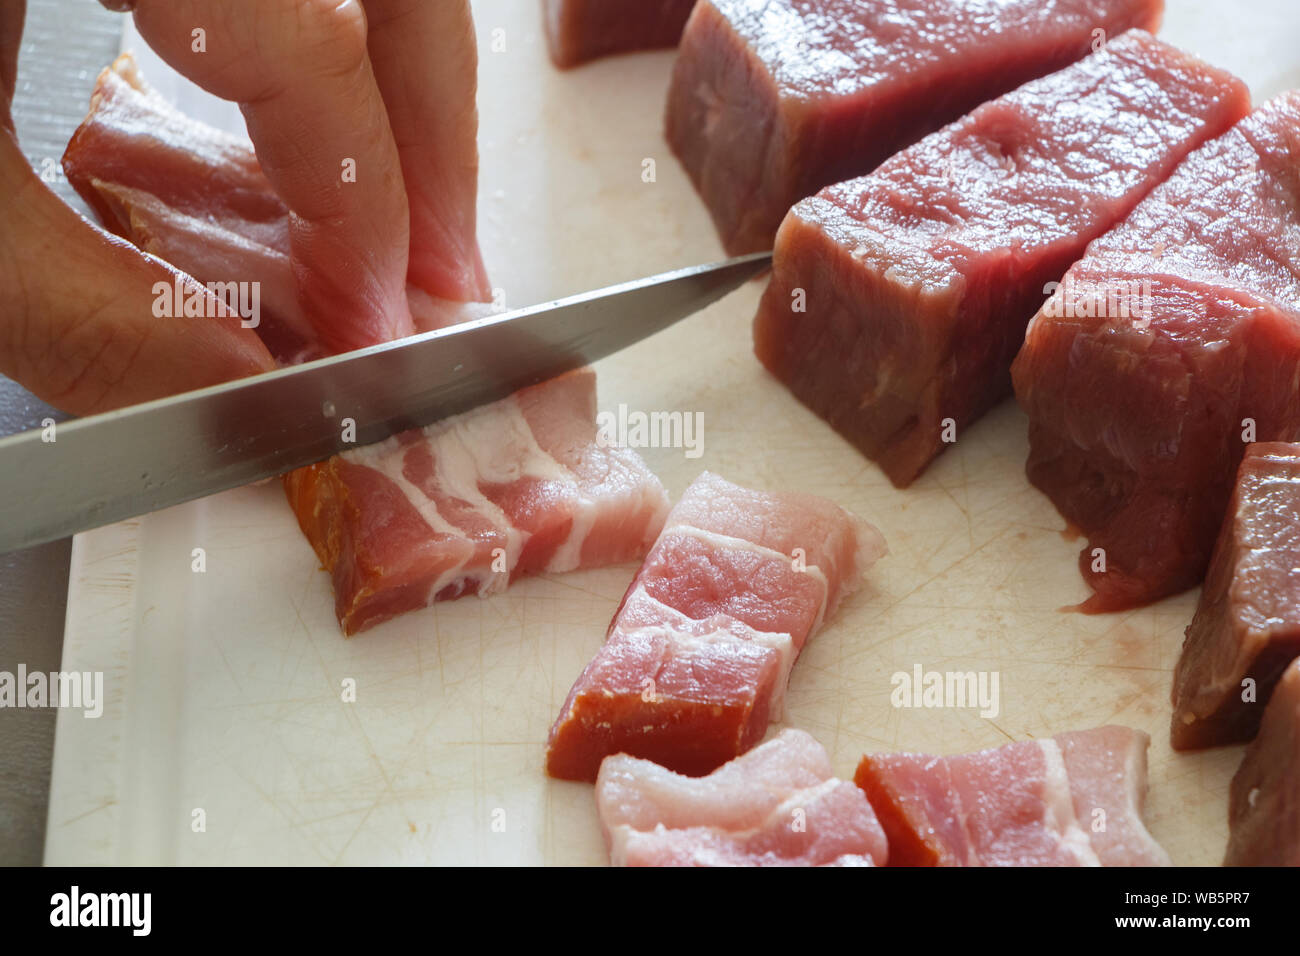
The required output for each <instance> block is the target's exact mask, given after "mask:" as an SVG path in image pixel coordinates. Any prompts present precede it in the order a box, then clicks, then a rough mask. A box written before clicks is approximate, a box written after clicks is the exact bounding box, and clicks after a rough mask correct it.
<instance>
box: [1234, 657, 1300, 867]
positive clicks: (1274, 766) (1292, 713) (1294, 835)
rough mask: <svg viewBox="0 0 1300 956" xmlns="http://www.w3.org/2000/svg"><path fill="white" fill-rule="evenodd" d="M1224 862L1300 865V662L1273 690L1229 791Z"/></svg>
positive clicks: (1295, 662)
mask: <svg viewBox="0 0 1300 956" xmlns="http://www.w3.org/2000/svg"><path fill="white" fill-rule="evenodd" d="M1228 827H1229V829H1228V852H1227V855H1226V856H1225V857H1224V860H1223V865H1224V866H1300V661H1294V662H1293V663H1292V664H1291V666H1290V667H1288V668H1287V669H1286V672H1285V673H1284V674H1283V675H1282V678H1281V680H1279V681H1278V682H1277V687H1276V688H1275V689H1274V691H1273V697H1272V699H1271V700H1270V701H1269V702H1268V707H1267V708H1266V709H1265V711H1264V718H1263V720H1262V721H1260V725H1259V735H1258V736H1256V737H1255V739H1254V741H1252V742H1251V745H1250V746H1249V747H1247V748H1246V756H1245V758H1244V759H1243V760H1242V761H1241V767H1240V768H1239V769H1238V770H1237V773H1236V776H1234V777H1233V778H1232V787H1231V789H1230V790H1229V793H1228Z"/></svg>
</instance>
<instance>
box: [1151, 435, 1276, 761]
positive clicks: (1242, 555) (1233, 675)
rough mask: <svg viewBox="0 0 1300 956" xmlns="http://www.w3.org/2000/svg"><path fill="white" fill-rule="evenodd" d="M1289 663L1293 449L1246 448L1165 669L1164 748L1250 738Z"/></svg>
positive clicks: (1210, 745) (1274, 447) (1193, 747)
mask: <svg viewBox="0 0 1300 956" xmlns="http://www.w3.org/2000/svg"><path fill="white" fill-rule="evenodd" d="M1297 657H1300V445H1292V444H1286V443H1282V442H1276V443H1272V444H1265V445H1251V446H1250V447H1249V448H1247V449H1246V456H1245V458H1243V459H1242V462H1241V468H1240V469H1239V470H1238V472H1237V487H1236V489H1235V490H1234V491H1233V495H1232V501H1231V502H1230V503H1229V505H1228V514H1227V517H1226V518H1225V519H1224V522H1223V530H1222V531H1221V532H1220V533H1219V541H1218V543H1217V544H1216V545H1215V549H1214V554H1213V556H1212V558H1211V560H1210V571H1209V574H1208V575H1207V576H1206V579H1205V587H1204V590H1202V592H1201V601H1200V604H1199V605H1198V606H1197V608H1196V617H1195V618H1194V619H1193V620H1192V624H1191V626H1190V627H1189V628H1188V629H1187V639H1186V641H1184V643H1183V653H1182V656H1181V657H1180V658H1179V659H1178V667H1177V669H1176V670H1175V671H1174V691H1173V700H1174V716H1173V720H1172V722H1171V725H1170V738H1171V741H1172V743H1173V746H1174V749H1176V750H1190V749H1195V748H1197V747H1212V746H1215V745H1216V744H1227V743H1235V742H1238V741H1246V740H1250V739H1251V738H1252V737H1254V736H1255V732H1256V731H1257V730H1258V729H1259V720H1260V717H1261V716H1262V714H1263V711H1264V706H1265V705H1266V704H1267V703H1268V699H1269V695H1270V694H1271V693H1272V692H1273V686H1274V685H1275V684H1276V683H1277V681H1278V678H1279V677H1281V676H1282V673H1283V671H1285V670H1286V667H1287V665H1288V664H1290V663H1291V662H1292V661H1293V660H1295V659H1296V658H1297ZM1247 680H1249V681H1250V684H1249V685H1247V684H1246V683H1245V682H1246V681H1247ZM1243 698H1248V699H1243Z"/></svg>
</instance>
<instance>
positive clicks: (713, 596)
mask: <svg viewBox="0 0 1300 956" xmlns="http://www.w3.org/2000/svg"><path fill="white" fill-rule="evenodd" d="M884 553H885V544H884V540H883V539H882V538H881V536H880V533H879V532H878V531H877V530H876V529H875V528H873V527H872V526H871V525H869V524H867V523H866V522H865V521H862V520H861V519H859V518H856V517H854V516H853V515H850V514H849V513H848V512H846V511H844V510H843V509H842V508H840V507H839V506H837V505H835V504H833V503H831V502H829V501H826V500H825V499H822V498H816V497H814V496H812V495H806V494H801V493H798V492H786V493H775V494H774V493H768V492H760V491H752V490H750V489H747V488H741V487H740V486H738V485H734V484H732V483H731V482H728V481H726V480H724V479H722V478H720V477H718V476H717V475H714V474H710V473H709V472H705V473H704V474H702V475H701V476H700V477H699V478H697V479H696V480H695V481H694V482H693V483H692V484H691V486H690V487H689V488H688V489H687V490H686V492H685V494H683V496H682V499H681V501H680V502H678V504H677V505H676V506H675V507H674V508H673V510H672V512H671V513H670V514H669V516H668V519H667V521H666V523H665V525H664V530H663V533H662V534H661V535H660V537H659V540H658V541H656V542H655V545H654V547H653V548H652V549H651V551H650V554H649V555H647V557H646V560H645V563H644V564H643V565H642V566H641V570H640V571H639V572H638V573H637V576H636V578H635V579H634V580H633V582H632V584H631V586H630V587H629V588H628V591H627V594H626V595H625V596H624V598H623V603H622V605H621V606H620V607H619V610H618V612H617V613H616V614H615V616H614V620H613V622H612V623H611V624H610V629H609V633H608V635H607V638H606V641H605V644H604V646H603V647H602V648H601V649H600V651H598V652H597V654H596V656H595V658H593V659H592V661H591V663H589V664H588V665H587V667H586V669H585V670H583V672H582V674H581V675H580V676H579V677H578V680H577V682H576V683H575V684H574V685H573V689H572V690H571V691H570V692H569V696H568V699H567V700H566V701H565V703H564V707H563V708H562V710H561V712H560V715H559V717H558V718H557V719H556V721H555V725H554V726H553V727H552V728H551V734H550V739H549V741H548V744H547V763H546V768H547V772H548V773H549V774H550V775H551V776H553V777H560V778H563V779H568V780H594V779H595V777H596V773H597V770H598V769H599V767H600V762H601V760H603V759H604V758H605V757H607V756H609V755H610V754H616V753H620V752H622V753H627V754H631V755H633V756H637V757H643V758H646V759H648V760H653V761H655V762H656V763H659V764H662V765H663V766H665V767H667V768H669V769H670V770H674V771H677V772H679V773H686V774H691V775H693V776H698V775H701V774H706V773H709V772H710V771H712V770H714V769H715V768H717V767H718V766H720V765H721V764H723V763H725V762H726V761H728V760H730V759H732V758H734V757H736V756H738V755H739V754H742V753H744V752H745V751H746V750H748V749H749V748H750V747H752V746H754V744H756V743H757V742H758V741H759V740H761V739H762V737H763V734H764V732H765V731H766V730H767V726H768V724H769V722H770V721H772V720H775V719H778V718H779V717H780V716H781V710H782V705H783V700H784V696H785V688H786V684H787V682H788V681H789V676H790V668H791V666H792V665H793V663H794V660H795V659H796V658H797V657H798V655H799V652H800V651H801V650H802V649H803V647H804V645H805V644H806V642H807V641H808V640H809V639H810V638H811V637H812V636H813V634H814V633H815V632H816V631H817V630H818V629H819V628H820V627H821V626H822V624H823V623H824V622H825V620H826V619H827V617H828V616H829V615H831V614H833V613H834V611H835V609H836V608H837V607H838V605H839V603H840V601H841V600H842V599H843V597H845V596H846V595H848V594H849V593H851V592H852V591H854V590H855V589H856V588H857V587H858V586H859V585H860V583H861V579H862V575H863V574H864V572H865V571H866V570H867V568H869V567H871V565H873V564H874V563H875V562H876V561H877V560H878V559H879V558H880V557H881V556H882V555H883V554H884Z"/></svg>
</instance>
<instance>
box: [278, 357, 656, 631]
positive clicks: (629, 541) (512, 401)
mask: <svg viewBox="0 0 1300 956" xmlns="http://www.w3.org/2000/svg"><path fill="white" fill-rule="evenodd" d="M285 488H286V491H287V493H288V496H289V501H290V504H291V505H292V506H293V509H294V511H295V513H296V514H297V515H298V522H299V524H300V525H301V527H302V530H303V533H304V534H305V535H306V536H307V539H308V541H310V542H311V544H312V547H313V548H314V549H315V550H316V554H317V556H318V557H319V558H320V561H321V564H323V565H324V566H325V569H326V570H327V571H329V572H330V574H331V576H332V578H333V583H334V598H335V605H336V611H337V613H338V618H339V623H340V625H341V626H342V627H343V630H344V632H345V633H348V634H353V633H356V632H357V631H360V630H364V629H365V628H368V627H371V626H373V625H375V624H378V623H379V622H381V621H384V620H387V619H388V618H390V617H392V616H394V615H395V614H399V613H402V612H404V611H409V610H414V609H416V608H421V607H425V606H427V605H428V604H431V603H433V602H434V601H435V600H445V599H449V598H456V597H460V596H462V595H467V594H477V595H479V596H482V597H486V596H488V595H491V594H496V593H499V592H500V591H502V590H503V589H504V588H505V587H506V586H507V585H508V584H509V583H510V582H511V581H513V580H515V579H516V578H518V577H519V576H521V575H525V574H537V573H543V572H546V573H558V572H563V571H571V570H575V569H577V568H586V567H596V566H600V565H607V564H618V563H622V562H625V561H632V560H636V559H638V558H640V557H642V556H643V555H644V554H645V552H646V550H647V549H648V548H649V546H650V544H651V543H652V542H653V541H654V538H655V535H657V534H658V532H659V529H660V527H661V526H662V525H663V521H664V517H665V515H666V514H667V511H668V498H667V494H666V493H665V491H664V489H663V486H662V485H661V484H660V483H659V480H658V479H657V478H655V476H654V475H653V474H651V473H650V471H649V470H648V469H647V468H646V466H645V464H644V463H643V462H642V461H641V459H640V457H639V456H638V455H637V454H636V453H635V452H632V451H630V450H626V449H621V448H611V447H604V446H603V445H601V444H600V443H598V441H597V426H596V376H595V373H594V372H592V371H591V370H590V369H582V370H579V371H576V372H571V373H569V374H567V375H564V376H561V377H560V378H557V379H553V380H552V381H550V382H545V383H543V384H541V385H537V386H534V387H532V388H529V389H524V390H523V391H520V392H517V393H516V394H514V395H512V396H510V397H509V398H506V399H503V400H502V401H499V402H496V403H494V404H492V405H488V406H485V407H483V408H479V409H475V410H474V411H472V412H469V413H467V414H465V415H459V416H456V417H454V418H450V419H446V420H444V421H441V422H438V423H436V424H434V425H431V426H429V427H428V428H425V429H422V430H418V431H411V432H404V433H402V434H400V435H396V436H394V437H393V438H390V439H388V440H387V441H385V442H381V443H379V444H377V445H369V446H366V447H364V448H358V449H357V450H355V451H350V452H345V453H344V454H342V455H338V456H336V457H334V458H331V459H329V460H328V461H325V462H322V463H320V464H318V465H311V466H309V467H307V468H301V469H299V470H297V471H295V472H292V473H290V474H289V475H287V476H285Z"/></svg>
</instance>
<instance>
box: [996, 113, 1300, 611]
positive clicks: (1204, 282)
mask: <svg viewBox="0 0 1300 956" xmlns="http://www.w3.org/2000/svg"><path fill="white" fill-rule="evenodd" d="M1297 248H1300V92H1292V93H1286V94H1283V95H1282V96H1280V97H1278V98H1276V99H1274V100H1272V101H1270V102H1269V103H1266V104H1265V105H1264V106H1262V107H1260V108H1259V109H1257V110H1256V111H1255V112H1254V113H1252V114H1251V115H1250V116H1248V117H1247V118H1246V119H1244V120H1242V121H1241V122H1240V123H1239V124H1237V126H1235V127H1234V128H1233V129H1231V130H1230V131H1229V132H1228V133H1226V134H1224V135H1223V136H1221V137H1219V138H1218V139H1216V140H1212V141H1211V142H1209V143H1207V144H1206V145H1205V146H1203V147H1201V148H1200V149H1199V150H1197V151H1196V152H1195V153H1193V154H1192V155H1191V156H1189V157H1188V158H1187V159H1186V160H1185V161H1184V162H1183V164H1182V165H1181V166H1179V167H1178V169H1177V170H1176V171H1175V172H1174V174H1173V175H1172V176H1171V177H1170V179H1169V180H1168V181H1166V182H1165V183H1164V184H1162V185H1161V186H1159V187H1157V188H1156V189H1155V190H1153V191H1152V193H1151V195H1150V196H1148V197H1147V198H1146V199H1145V200H1144V201H1143V202H1142V203H1140V204H1139V205H1138V207H1137V208H1136V209H1135V210H1134V211H1133V213H1132V214H1131V215H1130V216H1129V217H1128V219H1127V220H1126V221H1125V222H1124V223H1123V224H1121V225H1120V226H1118V227H1116V228H1115V229H1113V230H1112V231H1111V232H1109V233H1107V234H1106V235H1104V236H1102V237H1101V238H1099V239H1097V240H1095V241H1094V242H1093V243H1092V244H1091V245H1090V246H1089V247H1088V250H1087V254H1086V255H1085V256H1084V257H1083V258H1082V259H1081V260H1080V261H1079V262H1077V263H1076V264H1075V265H1074V266H1072V267H1071V268H1070V270H1069V272H1068V273H1067V274H1066V277H1065V281H1064V283H1063V284H1062V288H1061V289H1058V290H1057V292H1056V294H1055V295H1054V296H1053V297H1052V298H1051V299H1049V300H1048V302H1047V303H1046V304H1045V305H1044V306H1043V308H1042V310H1040V312H1039V313H1038V315H1037V316H1036V317H1035V318H1034V319H1033V321H1032V322H1031V323H1030V326H1029V330H1028V333H1027V335H1026V339H1025V344H1024V347H1023V348H1022V350H1021V352H1020V355H1019V356H1018V357H1017V358H1016V361H1015V364H1014V366H1013V368H1012V378H1013V380H1014V383H1015V390H1016V396H1017V398H1018V399H1019V400H1020V404H1021V405H1022V406H1023V407H1024V409H1025V411H1026V412H1027V413H1028V415H1029V441H1030V452H1029V462H1028V466H1027V471H1028V474H1029V479H1030V481H1032V482H1033V483H1034V484H1035V485H1037V486H1038V487H1039V488H1040V489H1042V490H1043V491H1044V492H1045V493H1046V494H1047V495H1048V496H1049V497H1050V498H1051V499H1052V501H1053V503H1055V505H1056V507H1057V508H1058V509H1059V510H1060V512H1061V514H1062V515H1064V516H1065V518H1066V519H1067V520H1068V521H1069V522H1071V523H1072V524H1073V525H1075V526H1076V527H1078V528H1080V529H1082V531H1083V532H1084V533H1085V534H1086V535H1087V536H1088V539H1089V540H1088V546H1087V548H1086V549H1085V550H1084V551H1083V553H1082V555H1081V556H1080V568H1081V570H1082V572H1083V575H1084V577H1085V578H1086V579H1087V582H1088V584H1090V585H1091V586H1092V588H1093V590H1094V592H1095V593H1094V594H1093V595H1092V597H1091V598H1090V599H1089V600H1088V601H1087V602H1086V603H1085V604H1084V605H1083V610H1085V611H1110V610H1118V609H1122V608H1128V607H1133V606H1136V605H1140V604H1144V603H1147V602H1150V601H1154V600H1157V599H1159V598H1161V597H1164V596H1166V595H1169V594H1174V593H1177V592H1178V591H1181V590H1183V589H1185V588H1189V587H1192V586H1193V585H1195V584H1196V583H1197V582H1198V581H1200V579H1201V577H1202V576H1203V575H1204V573H1205V570H1206V567H1207V564H1208V562H1209V558H1210V553H1211V550H1212V549H1213V546H1214V541H1215V538H1216V535H1217V534H1218V531H1219V527H1220V524H1221V523H1222V520H1223V515H1224V511H1225V509H1226V507H1227V503H1228V498H1229V495H1230V494H1231V490H1232V484H1233V477H1234V474H1235V471H1236V467H1237V464H1238V463H1239V462H1240V461H1241V458H1242V455H1243V453H1244V450H1245V447H1246V443H1248V442H1251V441H1262V442H1267V441H1294V440H1296V439H1297V438H1300V398H1298V397H1297V393H1296V388H1295V381H1296V380H1297V377H1298V376H1300V258H1297V256H1296V253H1295V250H1296V249H1297ZM1135 282H1136V283H1146V284H1147V289H1148V291H1147V292H1145V293H1144V295H1143V298H1144V300H1145V302H1144V305H1145V309H1144V311H1143V313H1142V314H1141V315H1139V316H1134V315H1124V314H1118V313H1116V310H1113V309H1110V308H1104V309H1096V308H1092V307H1088V308H1079V307H1075V308H1071V307H1070V305H1071V300H1073V303H1074V304H1075V305H1076V306H1079V305H1080V304H1090V303H1091V304H1092V305H1101V304H1103V303H1104V302H1105V301H1106V290H1109V289H1113V288H1115V287H1116V286H1117V285H1125V284H1130V283H1135ZM1098 311H1100V312H1102V313H1103V314H1101V315H1098V314H1096V313H1097V312H1098Z"/></svg>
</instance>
